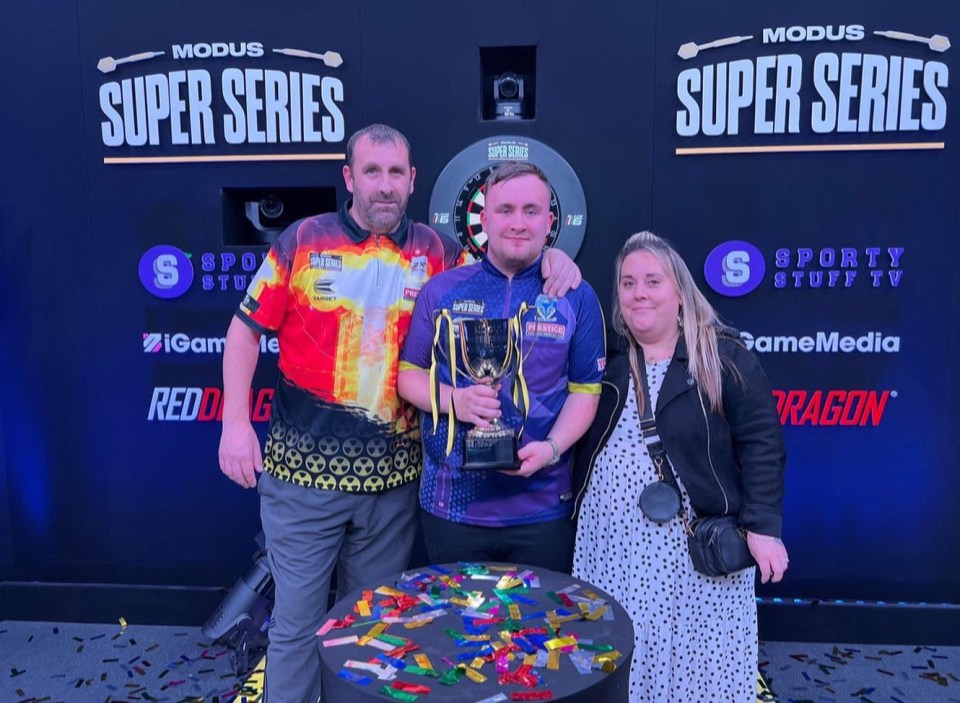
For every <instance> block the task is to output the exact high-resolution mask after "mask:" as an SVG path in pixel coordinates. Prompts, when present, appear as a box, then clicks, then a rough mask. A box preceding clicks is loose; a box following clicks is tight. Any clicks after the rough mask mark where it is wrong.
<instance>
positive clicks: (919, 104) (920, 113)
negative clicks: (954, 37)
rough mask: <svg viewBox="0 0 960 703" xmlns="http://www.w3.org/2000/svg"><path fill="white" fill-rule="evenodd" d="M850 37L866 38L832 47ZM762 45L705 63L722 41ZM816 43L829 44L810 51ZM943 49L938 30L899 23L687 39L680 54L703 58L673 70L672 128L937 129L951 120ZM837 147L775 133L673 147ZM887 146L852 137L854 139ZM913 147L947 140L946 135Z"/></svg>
mask: <svg viewBox="0 0 960 703" xmlns="http://www.w3.org/2000/svg"><path fill="white" fill-rule="evenodd" d="M850 43H858V44H859V43H863V44H864V45H865V46H864V47H863V48H862V49H860V48H859V47H857V48H853V47H849V46H843V48H842V49H839V50H834V49H833V47H832V46H831V45H847V44H850ZM758 44H759V45H761V46H763V47H764V48H767V47H769V48H770V49H771V50H772V51H771V52H770V53H767V54H762V55H755V56H751V57H746V58H731V59H729V60H728V59H724V60H721V61H717V62H715V63H710V62H709V58H708V57H711V56H713V55H714V53H721V52H720V50H721V49H722V51H723V53H725V54H728V55H729V54H730V53H738V54H740V55H741V56H742V54H743V53H744V50H746V51H747V52H750V53H753V52H756V51H758ZM821 45H825V46H824V48H827V47H830V48H829V49H828V50H826V51H820V52H819V53H814V52H813V51H812V50H813V49H814V47H817V48H819V47H820V46H821ZM726 47H736V48H726ZM858 49H859V50H858ZM949 49H950V40H949V39H948V38H947V37H945V36H943V35H940V34H935V33H932V34H930V35H926V36H920V35H917V34H913V33H910V32H906V31H902V29H900V28H892V27H868V26H867V25H865V24H856V23H850V24H828V25H822V24H816V23H814V24H809V25H797V26H789V27H786V26H781V27H759V28H756V29H749V30H748V31H747V32H746V33H744V34H742V35H734V36H728V37H722V38H717V39H712V40H710V41H700V40H698V41H688V42H686V43H684V44H682V45H681V46H680V47H679V49H678V51H677V56H678V57H679V58H680V60H681V62H683V63H686V62H691V63H695V62H699V63H700V65H697V66H691V67H689V68H687V67H683V68H680V70H679V72H678V74H677V81H676V86H677V102H678V109H677V112H676V134H677V136H678V137H682V138H684V139H685V140H693V139H696V141H697V142H698V143H702V144H706V142H708V141H710V140H712V139H713V138H718V137H731V136H736V135H748V136H749V135H754V136H762V135H795V134H800V133H810V134H815V135H831V134H833V135H843V134H851V135H852V134H860V135H876V134H897V133H900V134H914V133H917V132H928V133H929V132H937V131H940V130H942V129H944V128H945V127H946V125H947V116H948V110H947V97H946V92H945V91H946V90H947V88H948V86H949V82H950V69H949V67H948V66H947V64H946V63H944V62H943V61H941V60H940V58H939V55H940V54H943V53H944V52H946V51H948V50H949ZM901 51H902V52H903V53H900V52H901ZM704 59H707V61H705V60H704ZM683 63H681V66H682V65H683ZM914 138H915V137H914ZM726 143H727V144H729V140H727V142H726ZM846 146H850V145H846ZM902 146H903V145H901V148H902ZM841 147H842V145H840V144H839V143H830V142H824V141H823V140H818V141H817V143H816V144H809V145H804V144H798V143H787V142H784V141H783V140H779V141H777V142H775V143H773V142H771V143H770V144H769V145H767V144H765V145H764V146H763V147H762V148H759V147H754V148H753V149H751V148H749V147H746V148H745V147H743V146H739V145H738V146H721V147H709V148H703V149H698V148H686V147H681V148H678V149H677V154H678V155H684V154H688V155H689V154H704V153H736V152H744V151H750V150H756V151H804V150H807V151H830V150H839V149H840V148H841ZM889 147H890V145H889V144H867V143H864V142H863V141H862V140H861V141H859V142H856V148H889ZM910 148H943V144H942V143H924V144H912V145H911V147H910Z"/></svg>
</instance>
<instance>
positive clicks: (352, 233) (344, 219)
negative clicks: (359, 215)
mask: <svg viewBox="0 0 960 703" xmlns="http://www.w3.org/2000/svg"><path fill="white" fill-rule="evenodd" d="M352 205H353V198H350V199H348V200H347V201H345V202H344V203H343V205H341V206H340V211H339V212H338V213H337V214H338V215H339V216H340V226H341V227H342V228H343V231H344V232H346V233H347V236H348V237H350V239H352V240H353V241H355V242H362V241H363V240H365V239H366V238H367V237H369V236H370V235H371V234H372V232H370V231H369V230H365V229H364V228H363V227H361V226H360V225H359V224H357V221H356V220H354V219H353V216H352V215H351V214H350V207H351V206H352ZM409 227H410V220H409V219H408V218H407V213H403V217H401V218H400V224H399V225H397V229H396V231H395V232H391V233H390V234H385V235H383V236H384V237H390V239H392V240H393V241H394V242H396V244H397V246H398V247H403V244H404V242H406V241H407V230H408V229H409Z"/></svg>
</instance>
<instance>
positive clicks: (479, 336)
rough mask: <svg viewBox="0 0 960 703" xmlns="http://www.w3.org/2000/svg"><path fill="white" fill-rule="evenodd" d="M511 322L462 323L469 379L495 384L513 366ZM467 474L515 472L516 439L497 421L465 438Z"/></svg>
mask: <svg viewBox="0 0 960 703" xmlns="http://www.w3.org/2000/svg"><path fill="white" fill-rule="evenodd" d="M512 322H513V321H512V320H509V319H499V320H483V319H479V320H460V321H459V322H458V323H457V324H458V329H459V331H460V353H461V357H462V360H463V365H464V367H465V368H466V371H467V373H468V374H469V376H470V377H471V378H472V379H473V380H474V381H475V382H477V383H481V382H483V381H486V380H490V381H492V382H493V383H496V382H497V381H499V380H500V379H502V378H503V377H504V376H506V375H507V374H508V373H509V372H510V370H511V367H512V366H513V365H514V363H515V361H516V359H515V357H516V356H517V355H518V350H517V349H516V348H515V346H514V340H513V335H512V331H511V323H512ZM462 468H463V469H464V470H467V471H478V470H479V471H491V470H492V471H516V470H517V469H518V468H520V461H519V460H518V459H517V435H516V433H515V432H514V431H513V430H511V429H510V428H508V427H504V426H503V425H501V424H500V423H499V421H498V420H497V419H496V418H494V419H493V420H491V421H490V427H489V428H488V429H481V428H479V427H474V428H473V429H472V430H470V431H469V432H467V434H466V436H465V437H464V438H463V465H462Z"/></svg>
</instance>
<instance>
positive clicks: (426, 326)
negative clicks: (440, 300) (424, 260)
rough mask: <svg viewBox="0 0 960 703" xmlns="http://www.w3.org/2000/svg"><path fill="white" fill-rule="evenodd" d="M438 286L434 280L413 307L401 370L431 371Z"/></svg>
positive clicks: (423, 289) (425, 288)
mask: <svg viewBox="0 0 960 703" xmlns="http://www.w3.org/2000/svg"><path fill="white" fill-rule="evenodd" d="M436 290H437V286H436V285H435V284H434V282H433V280H431V281H428V282H427V284H426V285H425V286H424V287H423V288H422V289H420V294H419V295H418V296H417V302H416V304H414V306H413V315H412V317H411V318H410V329H409V330H408V332H407V338H406V340H405V341H404V343H403V350H402V351H401V352H400V370H401V371H404V370H407V369H411V368H414V369H421V370H423V371H427V370H429V369H430V352H431V350H432V349H433V337H434V321H433V313H434V310H435V309H436V307H437V304H436Z"/></svg>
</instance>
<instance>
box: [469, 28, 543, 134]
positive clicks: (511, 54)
mask: <svg viewBox="0 0 960 703" xmlns="http://www.w3.org/2000/svg"><path fill="white" fill-rule="evenodd" d="M479 87H480V119H481V120H535V119H536V118H537V47H536V46H481V47H480V84H479Z"/></svg>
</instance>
